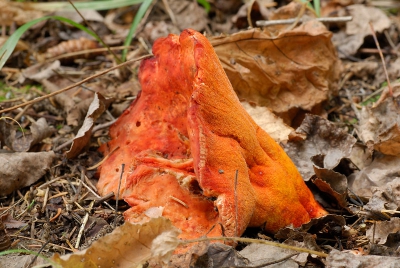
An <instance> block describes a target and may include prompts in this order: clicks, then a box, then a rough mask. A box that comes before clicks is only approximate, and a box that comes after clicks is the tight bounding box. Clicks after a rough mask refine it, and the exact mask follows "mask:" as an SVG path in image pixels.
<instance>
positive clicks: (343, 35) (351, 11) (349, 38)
mask: <svg viewBox="0 0 400 268" xmlns="http://www.w3.org/2000/svg"><path fill="white" fill-rule="evenodd" d="M338 15H339V16H352V17H353V20H351V21H349V22H346V28H345V30H342V31H339V32H337V33H335V34H334V35H333V38H332V41H333V43H334V44H335V46H336V47H337V48H338V51H339V56H340V57H346V56H348V55H354V54H355V53H356V52H357V50H358V49H359V48H360V46H361V45H362V44H363V43H364V38H365V37H366V36H368V35H371V29H370V27H369V23H370V22H371V23H372V25H373V26H374V30H375V31H376V32H379V33H380V32H382V31H383V30H385V29H387V28H389V27H390V25H391V24H392V23H391V21H390V19H389V18H388V16H387V15H386V14H385V13H384V12H383V11H382V10H380V9H378V8H376V7H369V6H366V5H364V4H362V5H361V4H359V5H351V6H348V7H346V8H345V9H341V10H340V11H339V12H338Z"/></svg>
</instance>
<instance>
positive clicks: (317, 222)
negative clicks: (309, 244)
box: [275, 214, 346, 239]
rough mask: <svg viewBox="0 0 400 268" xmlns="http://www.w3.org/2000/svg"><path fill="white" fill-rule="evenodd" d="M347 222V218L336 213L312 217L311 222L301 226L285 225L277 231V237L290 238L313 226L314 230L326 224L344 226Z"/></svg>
mask: <svg viewBox="0 0 400 268" xmlns="http://www.w3.org/2000/svg"><path fill="white" fill-rule="evenodd" d="M345 224H346V220H345V219H344V218H343V216H339V215H334V214H328V215H326V216H323V217H321V218H318V219H312V220H311V221H310V222H308V223H305V224H303V225H302V226H300V227H299V228H293V227H285V228H282V229H280V230H279V232H278V233H276V235H275V238H276V239H289V238H290V237H293V236H294V235H299V234H301V233H304V232H307V231H308V230H310V229H311V228H313V230H314V231H315V230H322V229H324V228H326V225H330V226H344V225H345Z"/></svg>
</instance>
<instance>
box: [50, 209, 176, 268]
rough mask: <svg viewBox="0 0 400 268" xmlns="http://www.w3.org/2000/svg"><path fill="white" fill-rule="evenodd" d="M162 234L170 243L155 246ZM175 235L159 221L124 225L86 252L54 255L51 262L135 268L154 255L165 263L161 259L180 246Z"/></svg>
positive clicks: (72, 266) (69, 265)
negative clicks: (156, 240) (160, 248)
mask: <svg viewBox="0 0 400 268" xmlns="http://www.w3.org/2000/svg"><path fill="white" fill-rule="evenodd" d="M165 232H168V235H167V236H168V237H169V241H170V242H169V243H165V244H160V243H155V244H154V243H153V242H154V240H155V239H156V238H157V237H159V236H160V235H163V234H164V233H165ZM178 235H179V230H178V229H176V228H175V227H174V226H173V225H172V224H171V222H170V221H169V220H167V219H166V218H162V217H160V218H152V219H150V221H148V222H146V223H143V224H131V223H129V222H125V223H124V224H123V225H122V226H120V227H117V228H116V229H115V230H114V231H113V232H112V233H111V234H108V235H106V236H104V237H102V238H100V239H99V240H97V241H96V242H94V243H93V244H92V245H91V246H90V247H89V248H87V249H85V250H82V251H79V252H76V253H73V254H69V255H64V256H61V257H60V256H59V255H58V254H56V255H55V256H54V257H53V261H55V262H57V263H59V264H61V265H62V267H63V268H79V267H82V268H83V267H85V268H86V267H120V268H125V267H126V268H131V267H137V266H139V265H141V264H144V263H145V262H146V261H148V260H149V259H150V258H152V257H153V254H154V253H156V252H158V253H161V254H164V255H163V256H164V257H163V256H161V255H158V257H159V258H161V260H162V261H165V259H164V258H165V257H166V258H167V257H168V256H169V255H170V254H171V253H172V252H173V251H174V250H175V248H176V245H177V243H179V240H178ZM163 236H164V235H163ZM164 237H165V236H164ZM171 241H173V242H171ZM156 246H160V247H162V250H159V249H156Z"/></svg>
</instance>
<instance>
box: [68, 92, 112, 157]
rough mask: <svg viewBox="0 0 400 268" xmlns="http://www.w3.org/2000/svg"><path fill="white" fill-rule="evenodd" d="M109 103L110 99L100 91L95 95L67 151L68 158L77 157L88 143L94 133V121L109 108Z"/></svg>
mask: <svg viewBox="0 0 400 268" xmlns="http://www.w3.org/2000/svg"><path fill="white" fill-rule="evenodd" d="M109 104H110V99H106V98H104V97H103V96H102V95H101V94H100V93H96V94H95V95H94V99H93V101H92V103H91V104H90V106H89V110H88V112H87V114H86V117H85V120H84V122H83V125H82V127H81V128H80V129H79V131H78V133H77V134H76V137H75V138H74V141H73V142H72V145H71V149H70V150H69V151H68V152H67V158H69V159H71V158H74V157H76V156H77V155H78V154H79V153H80V152H81V150H82V149H83V148H84V147H85V146H86V145H88V143H89V141H90V137H91V135H92V129H93V127H94V122H95V121H96V120H97V118H99V117H100V115H101V114H102V113H103V112H104V111H105V110H106V109H107V107H108V105H109Z"/></svg>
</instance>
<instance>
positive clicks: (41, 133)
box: [0, 117, 54, 152]
mask: <svg viewBox="0 0 400 268" xmlns="http://www.w3.org/2000/svg"><path fill="white" fill-rule="evenodd" d="M53 132H54V128H53V127H49V126H48V125H47V121H46V119H45V118H43V117H42V118H39V119H38V120H37V121H36V122H34V123H32V125H31V127H30V133H24V134H23V135H22V134H18V135H17V134H16V131H15V129H14V128H13V126H10V125H9V123H8V122H6V120H0V141H1V142H2V143H4V144H5V145H7V147H8V148H10V149H11V150H13V151H16V152H26V151H28V150H29V149H30V148H31V147H32V146H33V145H35V144H37V143H39V142H40V141H42V140H43V139H45V138H47V137H49V136H50V135H51V134H53Z"/></svg>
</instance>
